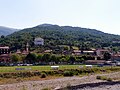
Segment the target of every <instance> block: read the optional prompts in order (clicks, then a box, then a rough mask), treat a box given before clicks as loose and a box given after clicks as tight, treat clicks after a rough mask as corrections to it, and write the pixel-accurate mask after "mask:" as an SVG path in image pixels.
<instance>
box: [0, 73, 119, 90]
mask: <svg viewBox="0 0 120 90" xmlns="http://www.w3.org/2000/svg"><path fill="white" fill-rule="evenodd" d="M98 75H101V76H108V77H110V78H112V79H115V81H116V80H117V81H118V82H119V80H120V72H114V73H108V74H97V75H89V76H83V77H80V76H73V77H62V78H57V79H50V80H40V81H27V82H20V83H14V84H5V85H0V90H55V89H56V90H59V89H61V90H62V88H65V87H76V89H73V90H79V87H78V86H80V85H83V86H84V85H87V84H91V83H94V84H95V86H96V83H98V85H100V84H99V83H100V82H101V83H103V84H104V83H105V82H106V81H103V80H98V79H96V76H98ZM117 81H116V82H117ZM77 87H78V88H77ZM100 87H102V88H104V87H105V86H104V85H103V86H101V85H100ZM110 87H114V88H117V87H120V83H117V84H115V85H114V86H111V85H110ZM84 88H85V89H84ZM91 88H92V87H90V88H89V86H88V87H82V88H81V89H80V90H95V89H94V88H99V86H97V87H93V89H91ZM102 88H101V89H100V90H103V89H102ZM96 90H98V89H96ZM113 90H118V89H113Z"/></svg>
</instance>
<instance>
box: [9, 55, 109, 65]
mask: <svg viewBox="0 0 120 90" xmlns="http://www.w3.org/2000/svg"><path fill="white" fill-rule="evenodd" d="M110 58H111V55H110V54H109V53H105V54H104V59H105V60H108V59H110ZM97 59H99V60H100V57H97ZM11 60H12V62H14V63H18V62H20V63H31V64H61V63H66V64H74V63H75V62H78V63H83V62H84V61H85V60H95V57H94V56H91V55H83V56H69V55H54V54H36V53H29V54H28V55H27V56H24V55H18V54H13V55H12V56H11Z"/></svg>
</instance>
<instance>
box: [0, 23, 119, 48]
mask: <svg viewBox="0 0 120 90" xmlns="http://www.w3.org/2000/svg"><path fill="white" fill-rule="evenodd" d="M35 37H41V38H43V39H44V40H45V45H44V47H48V48H54V47H56V46H58V45H69V46H78V47H80V48H82V47H84V48H90V47H94V48H96V47H97V48H98V47H107V46H119V45H120V44H119V43H112V42H113V41H120V36H119V35H113V34H107V33H104V32H101V31H98V30H95V29H89V28H81V27H71V26H58V25H51V24H42V25H38V26H36V27H33V28H26V29H23V30H21V31H18V32H15V33H13V34H11V35H8V36H6V37H5V38H1V39H0V44H1V45H2V44H3V45H9V46H11V47H12V48H20V49H21V48H22V47H24V46H25V44H26V43H27V42H29V44H30V46H31V47H34V45H33V40H34V38H35Z"/></svg>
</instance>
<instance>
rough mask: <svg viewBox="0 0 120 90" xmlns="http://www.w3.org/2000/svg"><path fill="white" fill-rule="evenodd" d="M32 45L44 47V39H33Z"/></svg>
mask: <svg viewBox="0 0 120 90" xmlns="http://www.w3.org/2000/svg"><path fill="white" fill-rule="evenodd" d="M34 44H35V45H44V39H42V38H35V40H34Z"/></svg>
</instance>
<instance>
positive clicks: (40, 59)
mask: <svg viewBox="0 0 120 90" xmlns="http://www.w3.org/2000/svg"><path fill="white" fill-rule="evenodd" d="M37 62H40V63H42V55H40V54H39V55H38V56H37Z"/></svg>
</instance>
